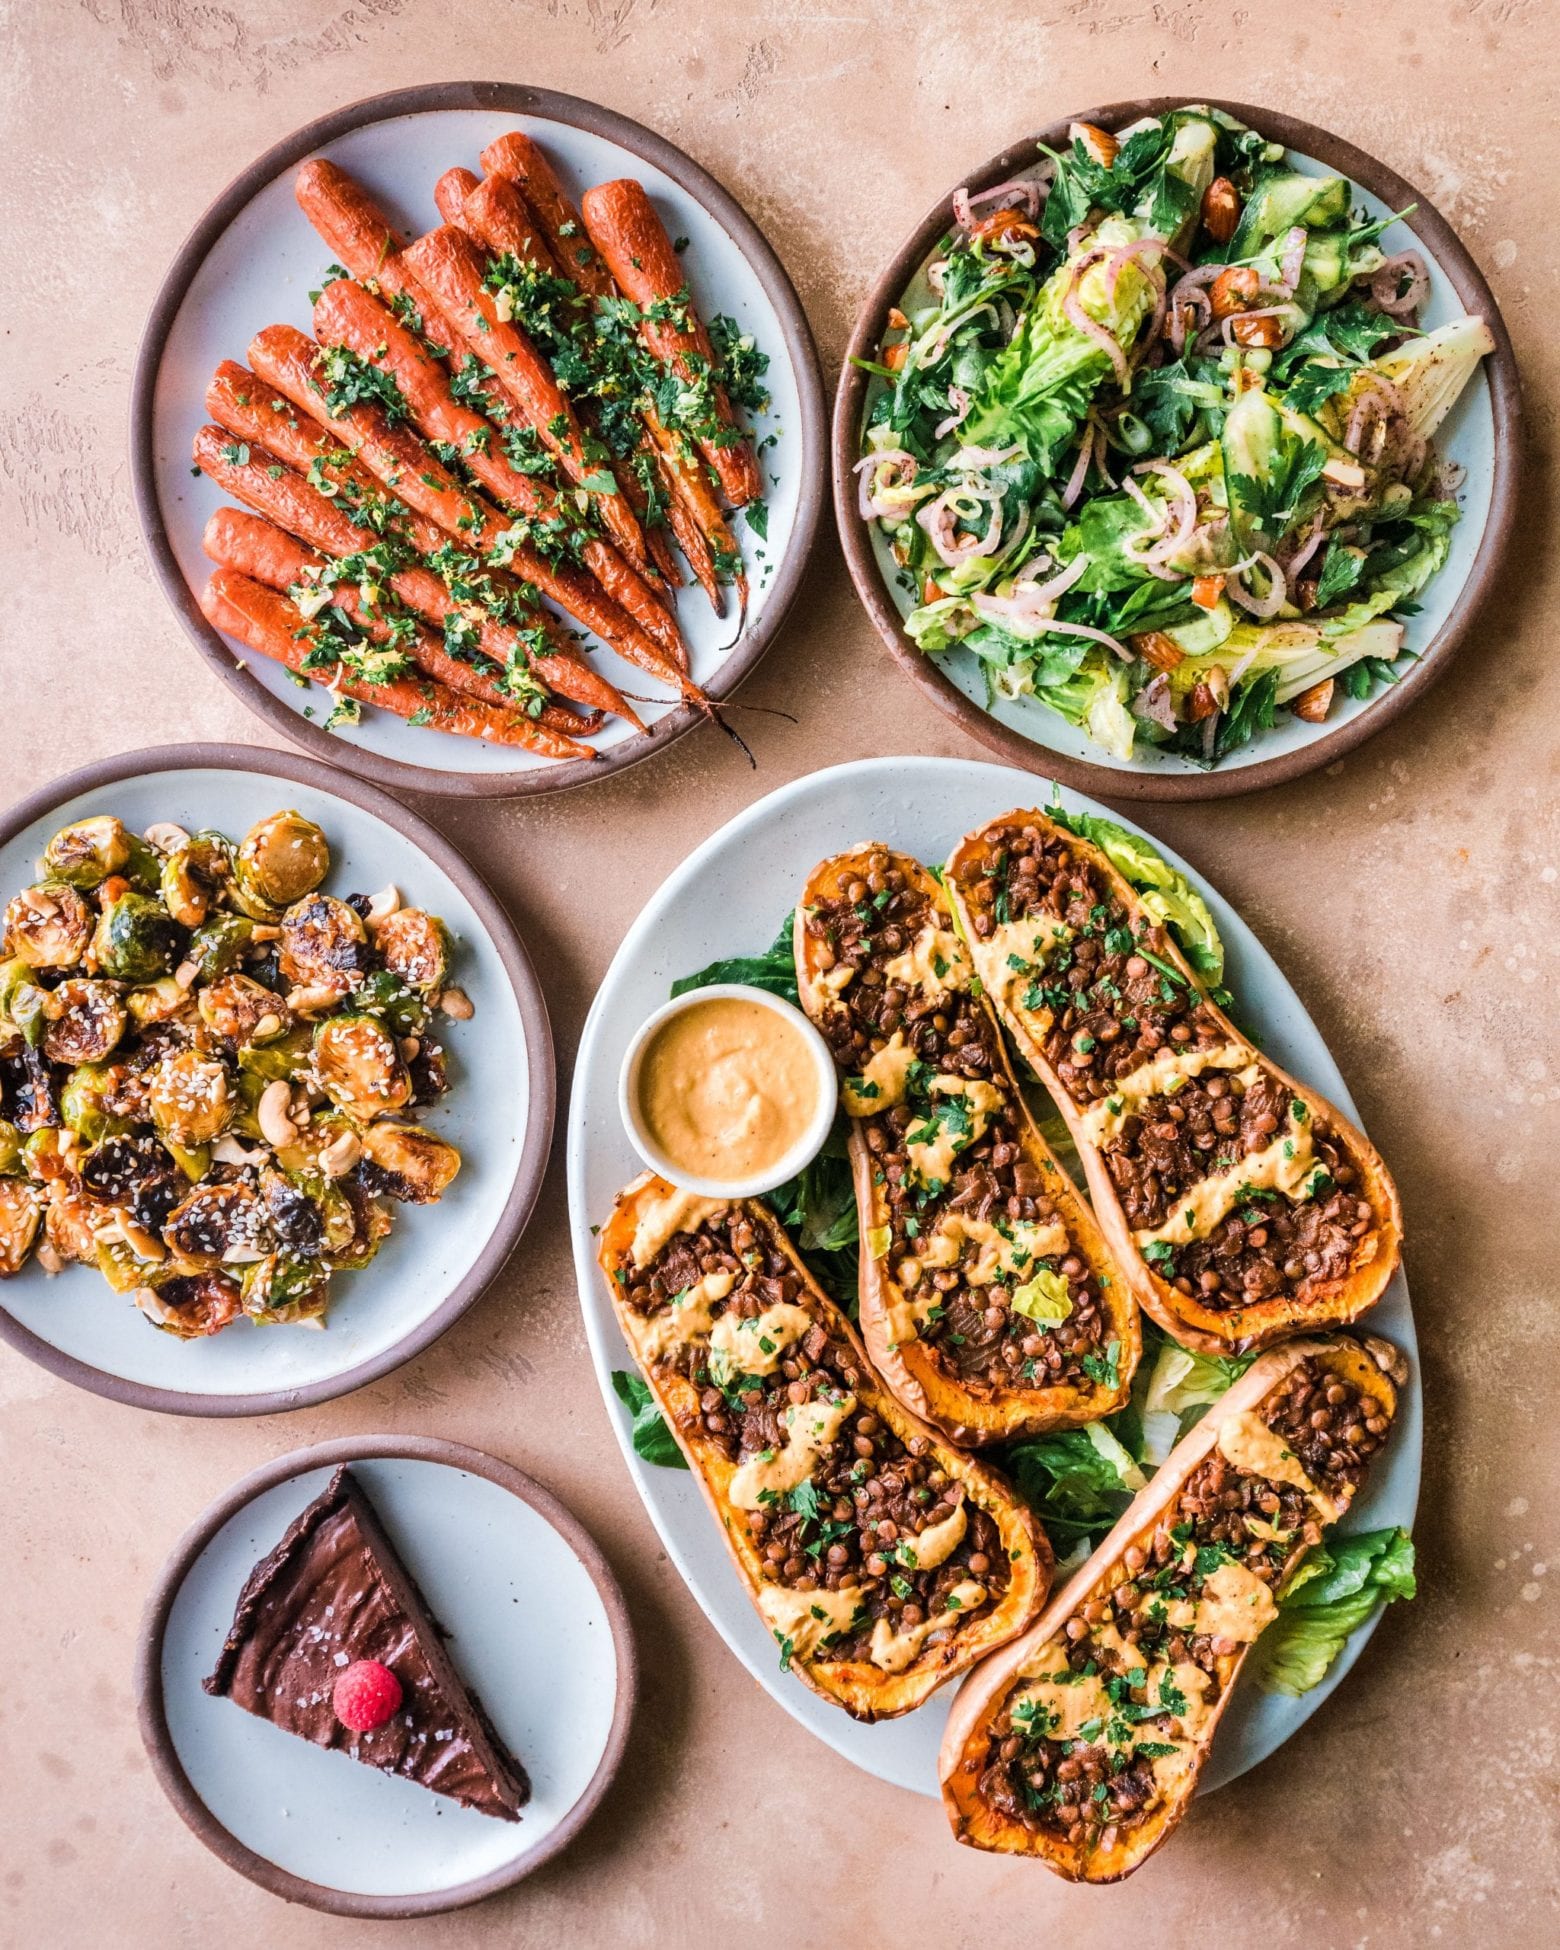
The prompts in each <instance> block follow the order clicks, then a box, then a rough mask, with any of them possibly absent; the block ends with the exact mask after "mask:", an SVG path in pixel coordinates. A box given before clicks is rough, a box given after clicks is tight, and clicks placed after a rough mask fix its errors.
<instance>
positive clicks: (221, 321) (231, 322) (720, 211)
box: [131, 82, 828, 798]
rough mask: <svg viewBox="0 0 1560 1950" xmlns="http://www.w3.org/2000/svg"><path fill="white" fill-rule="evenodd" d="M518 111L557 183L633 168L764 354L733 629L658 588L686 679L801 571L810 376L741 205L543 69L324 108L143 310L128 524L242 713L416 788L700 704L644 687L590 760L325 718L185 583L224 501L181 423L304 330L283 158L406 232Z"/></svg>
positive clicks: (503, 793)
mask: <svg viewBox="0 0 1560 1950" xmlns="http://www.w3.org/2000/svg"><path fill="white" fill-rule="evenodd" d="M515 128H523V129H524V130H525V131H526V133H527V134H529V135H532V136H534V137H535V138H536V139H537V140H538V141H539V142H540V143H541V144H542V145H543V146H544V147H545V148H546V150H547V152H548V155H549V156H550V157H551V158H552V159H553V161H554V163H555V164H556V165H557V167H558V169H559V173H560V174H561V176H562V177H563V180H564V183H565V185H566V187H567V188H568V189H569V190H570V192H571V194H572V195H574V196H575V197H576V198H577V197H578V195H579V193H580V192H581V191H582V190H583V189H585V188H587V187H588V186H589V185H590V184H592V183H600V182H605V181H607V180H608V179H610V178H613V177H618V176H634V177H637V178H638V179H639V180H640V181H641V182H642V183H643V184H644V185H645V187H646V189H647V190H648V191H649V192H650V195H651V197H652V198H653V199H654V201H655V204H656V207H657V209H658V210H659V212H660V214H661V216H662V218H663V220H664V221H665V223H666V227H667V229H668V230H669V231H670V232H671V234H672V235H673V237H682V236H686V237H687V238H688V239H689V246H688V251H687V255H686V257H685V259H684V263H685V264H686V266H687V270H688V278H689V282H690V284H691V286H692V289H693V295H694V298H695V300H696V301H697V303H698V305H699V309H700V311H701V313H702V314H703V316H704V317H705V318H706V319H707V318H709V317H710V316H712V315H713V314H714V313H716V312H725V313H728V314H729V315H730V316H732V317H733V318H735V319H737V321H738V322H739V323H740V324H742V325H743V326H744V327H746V328H747V329H748V330H750V331H751V332H753V334H754V335H755V337H756V338H757V341H758V344H759V347H760V349H761V350H763V351H765V352H767V353H768V354H769V359H770V365H769V371H768V373H767V375H766V381H767V383H768V385H769V387H770V389H771V394H772V406H771V410H770V411H769V412H768V413H766V414H763V415H761V416H760V418H759V420H758V421H757V423H756V425H755V433H756V435H757V437H758V438H759V439H765V438H767V437H768V436H769V435H771V434H773V435H775V436H776V440H775V444H774V445H772V446H770V447H768V448H767V449H765V451H764V453H763V456H762V464H763V471H764V478H765V498H766V503H767V506H768V510H769V518H768V533H767V537H766V538H765V539H764V540H762V541H760V540H758V539H757V538H756V537H755V536H754V535H753V534H752V533H751V531H749V530H747V529H746V527H745V524H744V522H743V520H742V518H741V517H740V516H739V517H737V518H736V533H737V539H738V540H739V541H740V542H741V543H742V546H743V552H744V554H745V555H746V557H747V561H748V570H749V576H750V580H751V584H752V596H751V600H750V602H749V604H748V614H747V621H746V624H745V626H744V627H743V629H742V630H741V633H740V635H739V634H738V628H737V621H736V615H735V610H734V608H733V607H732V606H731V604H730V603H729V602H728V606H727V615H726V617H725V618H724V619H721V618H719V617H717V616H716V615H715V613H714V611H713V610H712V609H711V608H710V605H709V603H708V601H707V600H706V598H705V597H704V595H703V593H702V592H701V591H700V590H699V589H698V588H697V587H696V586H695V585H693V584H692V583H691V582H690V583H689V584H687V585H686V586H685V587H684V588H683V589H682V590H681V591H680V592H679V597H678V603H677V612H678V616H679V619H680V621H681V623H682V627H683V633H684V636H685V637H686V639H687V641H688V644H689V648H690V653H691V660H692V674H693V677H694V678H695V680H696V681H697V682H698V683H700V684H701V685H703V687H704V688H705V690H706V692H707V693H708V694H709V696H711V697H712V698H716V699H719V698H723V697H728V696H730V694H731V693H732V691H734V690H735V689H736V687H737V685H738V684H740V683H741V681H742V679H743V678H744V677H746V676H747V674H748V672H749V671H751V670H752V668H753V667H754V665H755V664H756V663H757V662H758V660H759V658H760V657H761V656H762V655H763V654H764V652H765V650H766V649H767V648H768V647H769V644H770V642H771V641H772V640H773V638H774V635H775V632H776V631H777V630H778V629H779V627H780V624H781V621H782V619H783V617H784V615H785V612H786V610H787V609H788V608H789V607H790V604H791V601H792V598H793V597H794V596H795V594H796V591H797V588H798V586H799V584H800V582H801V577H802V570H803V567H804V566H805V563H806V559H807V555H808V552H809V550H810V549H811V547H812V544H813V540H814V537H815V535H816V532H817V527H818V518H819V514H820V512H821V509H822V505H823V486H824V470H825V468H826V466H827V464H828V463H827V455H826V440H825V428H824V405H823V384H822V379H821V377H820V374H819V370H818V357H817V353H816V352H815V351H814V349H813V343H812V337H811V334H810V333H809V331H808V329H807V320H806V318H805V316H804V315H803V312H802V308H801V305H800V303H799V302H798V300H797V296H796V293H795V291H794V290H793V289H792V287H791V281H790V279H789V278H788V277H787V276H786V273H785V269H784V267H783V266H782V264H781V263H780V260H779V258H778V257H776V255H775V253H774V251H773V250H772V249H771V248H770V246H769V244H768V242H767V241H766V240H765V238H764V236H763V233H762V232H761V231H760V230H759V228H758V226H757V225H756V224H755V223H754V222H753V220H752V218H751V217H749V216H748V215H747V214H746V212H745V211H744V210H743V209H742V207H741V206H740V204H738V203H737V202H736V200H735V199H734V198H733V197H731V196H730V195H729V194H728V193H727V192H726V191H725V190H724V189H722V188H721V186H720V184H719V183H717V182H716V181H715V179H714V178H713V177H712V176H710V175H709V174H707V172H706V171H704V170H703V169H701V168H700V167H699V166H698V164H697V163H695V162H693V161H692V160H691V159H690V158H689V157H687V156H685V155H684V154H683V153H682V151H681V150H680V149H677V148H675V147H674V146H673V145H672V144H671V143H669V142H667V141H665V140H663V138H662V137H660V136H658V135H655V134H653V133H652V132H651V131H650V130H649V129H646V128H642V127H641V126H640V125H639V123H637V122H633V121H630V120H629V118H628V117H627V116H625V115H617V114H614V113H613V112H612V111H611V110H610V109H606V108H600V107H598V106H597V105H596V104H595V103H594V102H586V101H580V100H578V99H577V98H576V97H574V96H572V95H560V94H556V93H554V92H553V91H551V90H550V89H545V88H524V87H515V86H511V85H509V84H507V83H493V82H441V83H439V84H437V85H433V86H429V87H424V88H403V89H399V90H397V91H396V92H395V93H393V94H388V95H376V96H374V97H373V98H372V99H371V100H368V101H362V102H355V103H353V104H352V105H351V106H350V107H348V108H341V109H337V110H336V111H335V112H334V113H333V114H330V115H326V116H323V117H322V118H321V119H320V120H319V121H317V122H310V123H309V124H308V125H307V126H306V127H304V128H301V129H299V130H297V131H296V133H294V134H292V135H290V136H287V137H286V138H285V139H284V140H283V141H281V142H279V143H278V144H277V145H276V146H275V148H273V149H269V150H267V151H266V153H265V154H264V155H263V156H261V157H259V158H258V159H257V160H256V161H255V162H253V163H251V164H250V166H249V167H248V168H247V169H246V170H245V171H244V172H243V174H242V175H241V176H239V177H238V178H237V180H236V181H235V182H233V183H231V184H230V185H229V186H228V188H227V189H225V190H224V191H223V193H222V195H221V196H220V197H218V199H217V201H216V202H215V203H214V204H213V205H212V206H211V208H210V209H209V210H208V211H207V212H206V214H205V216H203V217H202V218H201V220H200V222H199V223H198V224H197V225H196V227H195V229H194V231H193V233H192V234H191V236H190V238H189V240H188V241H187V242H186V243H185V245H184V247H183V248H182V249H181V250H180V252H179V255H178V257H177V258H176V259H175V260H174V263H173V267H172V269H171V270H170V271H169V273H168V275H167V277H166V278H165V279H164V281H163V286H162V289H161V290H160V291H159V293H158V295H157V298H156V301H155V303H154V304H153V306H152V311H151V315H150V317H149V318H148V320H147V324H146V330H145V333H144V335H143V337H142V340H141V350H140V356H139V359H138V361H137V365H136V372H135V384H134V391H133V394H132V400H131V458H132V464H133V473H134V485H135V498H136V508H137V511H138V513H139V515H140V520H141V531H142V534H143V535H144V536H145V538H146V545H147V548H148V550H149V551H150V554H151V558H152V566H153V568H154V569H155V570H156V572H157V578H158V581H159V582H160V583H161V584H162V588H163V593H164V594H165V595H166V596H167V598H168V600H169V602H170V603H171V604H172V605H173V609H174V612H175V614H176V615H177V616H178V618H179V620H180V622H181V623H182V624H183V625H184V627H185V629H186V631H187V632H188V633H189V635H190V637H191V639H192V640H193V642H194V643H195V646H196V648H197V649H198V650H199V651H200V652H201V654H202V655H203V656H204V657H205V658H206V660H207V662H208V663H209V664H210V665H211V667H212V668H213V669H214V670H216V671H217V673H218V674H219V675H220V676H221V677H222V678H223V679H224V681H225V682H227V683H229V684H230V685H232V687H233V689H234V690H236V691H237V692H238V694H239V696H240V697H241V698H242V699H243V700H244V702H245V703H246V704H247V705H248V706H249V708H250V709H251V710H252V711H255V712H257V713H258V714H259V715H260V716H261V717H262V718H264V719H265V721H266V722H267V724H269V725H270V726H271V727H272V729H273V730H275V731H278V732H280V733H281V734H282V736H283V737H286V738H290V739H291V740H292V741H293V743H294V744H297V745H302V746H303V747H304V748H305V749H306V750H308V751H312V752H313V753H314V754H315V756H316V757H318V758H323V759H324V760H325V761H326V762H327V763H329V764H333V765H340V766H344V767H345V768H346V769H347V770H348V771H351V772H355V773H357V774H358V775H359V776H360V777H362V778H366V779H372V780H374V781H375V782H376V783H378V784H380V785H388V786H397V787H405V788H410V789H411V790H413V791H417V792H437V793H447V794H461V795H467V796H480V797H486V798H508V797H515V796H518V795H521V794H529V793H536V792H557V791H560V790H562V789H564V788H565V787H568V786H574V785H580V784H583V783H585V782H587V781H589V780H591V779H600V778H606V777H608V776H609V775H610V774H611V773H613V772H615V771H619V770H621V769H622V768H623V767H624V766H626V765H632V764H635V763H637V761H638V760H640V759H642V758H647V757H649V755H650V754H651V753H652V752H654V751H658V750H660V749H661V747H662V746H664V745H667V744H670V743H671V741H672V740H673V739H674V738H678V737H680V736H681V735H682V734H683V733H684V732H685V731H688V730H690V729H691V728H692V727H693V726H694V725H695V724H697V723H698V722H699V720H700V713H699V712H698V711H697V710H696V709H694V708H693V707H692V706H689V705H673V704H671V703H669V702H665V701H657V702H653V703H649V704H641V705H640V706H639V709H640V713H641V715H642V716H643V717H644V719H645V722H646V724H647V725H648V726H649V731H648V732H647V733H642V732H635V731H634V730H633V729H632V728H631V727H630V726H628V725H626V724H624V723H623V722H622V721H621V720H620V719H616V718H614V719H611V720H609V722H608V723H607V725H606V726H604V727H603V729H602V730H601V731H600V732H598V733H597V734H596V735H595V736H594V738H593V739H592V740H591V742H592V743H593V744H594V745H595V746H596V748H597V749H598V750H599V751H600V752H601V754H602V755H601V757H600V758H598V759H595V760H587V759H575V760H565V761H561V762H560V761H557V760H553V759H545V758H538V757H536V756H535V755H534V754H532V753H529V752H524V751H518V750H514V749H510V748H503V747H495V746H490V745H486V744H484V743H482V742H481V741H480V740H478V739H474V738H457V737H452V736H448V735H446V734H444V733H440V732H431V731H428V730H426V729H419V728H418V727H417V726H415V725H408V724H406V723H403V722H402V721H401V720H400V719H399V718H393V717H391V716H389V715H388V714H387V713H384V712H378V711H375V710H373V709H372V707H369V708H368V709H366V710H365V711H364V714H363V722H362V723H361V724H360V725H358V726H356V727H355V728H352V729H343V730H341V731H339V732H330V731H326V730H325V729H324V725H323V720H324V718H325V717H326V716H327V715H328V712H329V707H330V699H329V698H328V697H327V696H326V694H325V693H324V692H323V691H322V690H320V689H319V687H318V686H311V687H310V688H309V689H307V690H300V689H299V688H298V686H297V684H296V683H295V682H294V680H293V679H292V678H291V676H289V674H288V673H287V672H286V671H284V670H283V669H282V668H281V666H280V665H278V664H275V663H272V662H271V661H270V660H269V659H267V658H265V657H261V656H258V655H256V654H255V653H254V652H253V651H250V650H247V649H245V648H244V647H243V646H242V645H240V644H238V643H237V642H235V641H234V640H233V639H231V638H229V637H226V636H223V635H222V634H221V633H220V632H219V631H217V630H215V629H213V627H212V626H211V624H209V623H208V622H207V621H206V619H205V617H204V616H203V615H202V614H201V610H200V605H199V603H198V601H197V600H196V595H197V592H198V591H199V590H200V589H201V588H202V587H204V585H205V582H206V579H207V577H208V576H209V575H210V573H211V570H212V566H213V565H212V564H211V562H210V561H208V560H207V557H206V555H205V552H204V550H203V549H202V548H201V532H202V530H203V529H204V527H205V525H206V521H207V518H208V516H210V515H211V514H212V513H213V512H214V511H215V510H216V509H217V508H219V507H222V506H224V505H231V504H230V503H229V502H228V498H227V496H226V495H224V494H223V493H222V491H221V490H220V489H219V488H217V487H216V486H214V485H213V483H212V482H210V481H208V480H207V479H205V477H204V476H201V477H200V478H192V476H191V473H190V443H191V441H192V440H193V438H194V436H195V433H196V431H197V429H198V428H199V427H201V426H203V425H204V424H205V423H206V421H207V419H208V415H207V413H206V410H205V405H204V398H205V392H206V384H207V381H208V379H209V378H210V376H211V373H212V371H213V370H214V369H215V367H216V366H217V365H218V364H219V363H220V361H221V360H223V359H236V360H238V361H240V363H242V362H244V360H245V357H246V352H245V348H246V347H247V346H248V344H249V341H250V340H251V338H253V337H254V335H255V333H256V332H258V331H259V330H260V329H261V328H262V327H263V326H265V325H269V324H273V323H278V322H280V323H285V324H291V325H296V326H297V327H299V329H300V330H302V331H305V332H310V331H312V325H311V322H310V321H311V315H312V311H313V306H312V304H311V301H310V298H309V293H310V291H311V290H312V289H315V288H317V287H318V286H319V285H320V284H321V283H322V282H323V280H324V274H325V271H326V268H327V266H328V265H329V262H330V252H329V251H328V250H327V249H326V247H325V245H324V244H323V243H322V242H321V240H320V239H319V237H317V236H316V235H315V232H314V230H313V228H312V226H311V225H310V224H309V222H308V219H307V218H306V217H305V216H304V214H303V212H302V211H301V210H300V209H299V208H298V205H297V202H296V201H295V199H294V196H293V178H294V176H295V175H296V173H297V168H298V165H299V164H300V163H301V162H303V161H304V160H305V159H306V158H309V157H311V156H326V157H329V158H330V159H331V160H332V161H333V162H336V163H339V164H340V165H341V167H342V168H343V169H345V170H347V171H349V172H350V173H351V174H352V175H354V176H356V177H358V178H359V179H360V180H361V181H362V182H363V183H364V185H365V186H366V187H367V188H368V190H369V191H370V192H371V193H372V194H373V195H374V197H375V198H376V199H378V200H379V201H380V202H381V204H382V205H383V206H384V208H385V211H386V213H387V215H388V217H389V219H390V221H391V222H392V223H394V224H396V225H398V226H400V227H401V228H402V229H403V230H404V231H406V232H408V233H410V234H412V235H417V234H419V233H421V232H423V231H425V230H429V229H431V228H432V227H433V226H434V225H436V224H437V223H439V221H440V218H439V214H438V211H437V209H436V208H435V206H434V200H433V186H434V183H435V182H436V181H437V179H438V178H439V177H440V176H441V175H442V174H443V172H444V171H445V170H446V169H448V168H449V167H450V166H451V165H452V164H455V163H461V164H464V165H466V166H467V167H470V168H475V167H476V164H477V158H478V156H479V155H480V153H481V151H482V150H483V148H485V147H486V145H487V144H488V143H489V142H491V141H493V140H494V139H495V137H497V136H500V135H502V134H504V133H505V132H506V131H508V130H510V129H515ZM565 620H566V621H567V619H565ZM571 627H572V625H571ZM590 660H591V662H592V663H593V664H594V665H595V667H596V668H597V669H599V670H600V671H601V672H602V673H603V674H604V675H605V676H607V677H609V678H610V679H611V680H612V682H613V683H615V684H616V685H617V686H618V688H619V689H620V690H623V691H627V692H631V693H633V695H634V696H636V697H640V698H642V697H644V696H645V694H646V693H647V692H659V691H662V690H664V688H665V687H664V686H662V685H658V684H657V683H656V682H655V680H654V679H653V678H650V677H647V676H646V674H645V673H644V672H643V671H642V670H639V669H637V668H635V667H634V666H632V665H629V664H626V663H624V662H623V661H622V660H621V659H619V658H618V657H617V656H616V655H614V654H613V653H612V652H610V651H608V650H606V649H605V648H604V647H602V646H600V645H595V647H593V648H592V649H591V651H590ZM310 713H312V716H311V715H308V714H310Z"/></svg>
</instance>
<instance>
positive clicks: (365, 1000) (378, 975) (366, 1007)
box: [348, 968, 428, 1036]
mask: <svg viewBox="0 0 1560 1950" xmlns="http://www.w3.org/2000/svg"><path fill="white" fill-rule="evenodd" d="M348 1006H349V1007H350V1008H351V1009H353V1010H354V1011H356V1012H357V1013H359V1014H362V1015H371V1016H380V1017H382V1018H383V1019H384V1021H385V1022H386V1023H387V1024H388V1025H389V1027H390V1028H391V1029H392V1030H393V1031H394V1032H395V1034H396V1035H397V1036H420V1035H421V1034H422V1032H423V1031H424V1029H426V1028H427V1026H428V1005H427V1003H426V1002H424V1001H423V999H422V997H421V996H420V995H416V994H414V993H413V991H412V990H411V989H409V988H408V987H407V986H406V984H405V982H403V981H402V980H401V978H400V976H399V975H392V974H391V973H390V971H389V970H388V969H387V968H379V969H376V970H375V971H374V973H373V974H372V975H370V976H369V978H368V980H367V981H366V982H364V984H363V985H362V987H361V988H359V989H358V990H356V991H355V993H354V994H353V995H352V996H351V998H350V1000H349V1003H348Z"/></svg>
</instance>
